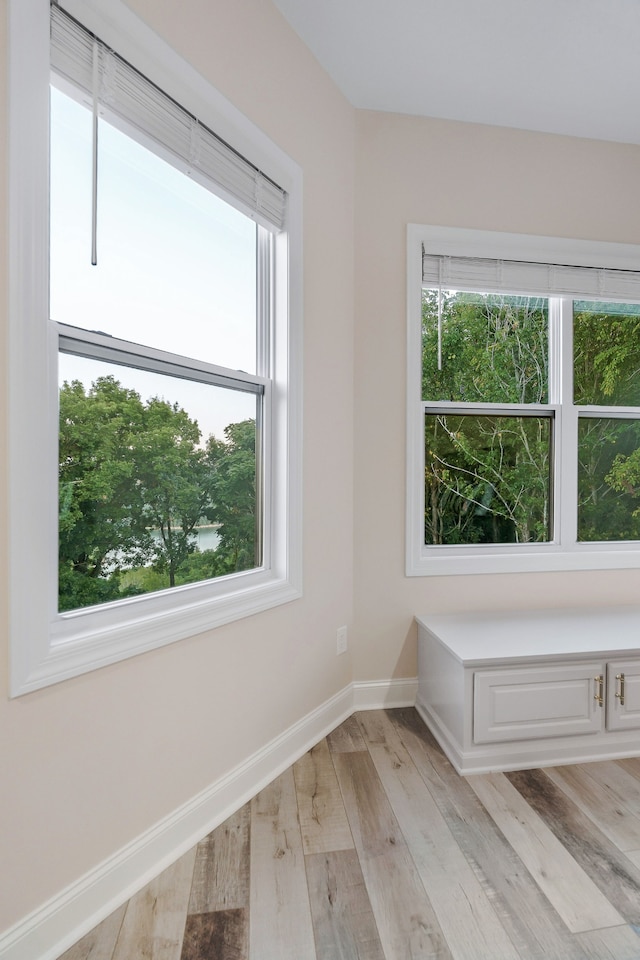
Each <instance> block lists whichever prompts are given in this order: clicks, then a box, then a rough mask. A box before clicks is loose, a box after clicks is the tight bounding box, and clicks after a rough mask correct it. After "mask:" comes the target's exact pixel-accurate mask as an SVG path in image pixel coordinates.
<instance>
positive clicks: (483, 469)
mask: <svg viewBox="0 0 640 960" xmlns="http://www.w3.org/2000/svg"><path fill="white" fill-rule="evenodd" d="M551 442H552V421H551V418H549V417H515V416H513V417H512V416H504V417H503V416H498V417H485V416H451V415H448V414H447V415H435V414H426V415H425V543H426V544H428V545H429V544H481V543H531V542H544V541H548V540H550V539H551V530H552V513H551V502H552V501H551V467H550V464H551Z"/></svg>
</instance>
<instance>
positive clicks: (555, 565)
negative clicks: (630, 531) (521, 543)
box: [406, 543, 640, 577]
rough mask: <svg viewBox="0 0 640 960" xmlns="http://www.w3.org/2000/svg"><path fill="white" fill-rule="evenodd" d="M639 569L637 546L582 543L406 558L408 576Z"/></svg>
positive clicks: (429, 552) (440, 550)
mask: <svg viewBox="0 0 640 960" xmlns="http://www.w3.org/2000/svg"><path fill="white" fill-rule="evenodd" d="M637 568H640V544H635V543H634V544H632V545H626V544H625V545H623V546H617V545H616V546H613V547H612V548H611V549H607V548H606V547H604V546H603V544H600V543H597V544H595V543H594V544H581V545H580V547H579V548H576V549H574V550H566V549H562V548H560V547H558V546H556V545H554V544H550V545H549V546H548V548H546V549H541V548H540V547H519V548H517V552H516V551H515V550H509V549H506V550H505V549H504V548H502V547H496V549H495V550H494V549H492V548H490V547H489V548H484V549H483V551H482V553H477V554H475V555H474V554H472V553H471V552H466V553H465V552H463V551H462V550H461V549H460V548H459V547H431V548H430V547H424V548H423V550H422V551H421V553H420V555H419V556H415V557H414V556H409V557H407V567H406V575H407V577H443V576H446V577H450V576H456V575H458V576H474V575H478V574H505V573H554V572H563V571H579V570H620V569H627V570H629V569H637Z"/></svg>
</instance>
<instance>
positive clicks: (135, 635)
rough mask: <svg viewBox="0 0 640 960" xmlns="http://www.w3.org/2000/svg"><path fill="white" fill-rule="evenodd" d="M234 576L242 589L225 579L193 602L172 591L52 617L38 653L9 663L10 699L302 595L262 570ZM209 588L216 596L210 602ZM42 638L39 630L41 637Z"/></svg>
mask: <svg viewBox="0 0 640 960" xmlns="http://www.w3.org/2000/svg"><path fill="white" fill-rule="evenodd" d="M239 577H244V578H246V580H247V585H246V586H245V587H244V588H239V587H238V577H232V578H225V581H214V582H213V583H209V584H203V585H198V588H197V592H198V593H199V594H200V597H199V598H197V599H196V598H194V591H193V590H190V589H189V588H186V589H185V590H184V592H182V591H181V592H182V601H183V602H182V604H181V603H180V599H179V597H178V595H177V593H176V591H175V590H173V591H166V592H164V593H163V594H158V595H155V596H147V597H139V598H135V599H134V600H132V601H131V602H130V603H127V604H126V605H125V604H123V603H122V601H120V602H119V603H118V604H113V605H106V604H105V605H104V606H103V607H100V608H93V610H91V609H90V610H85V611H77V612H72V613H69V614H63V615H62V616H57V617H56V618H55V620H54V621H53V623H52V624H51V625H50V629H49V631H48V632H49V634H50V640H49V641H48V642H47V641H46V640H45V642H43V643H42V644H41V645H40V648H39V650H38V651H36V650H35V649H34V650H33V651H32V652H31V654H30V655H29V651H24V653H23V656H22V658H20V657H16V658H15V659H14V662H13V663H12V671H11V696H12V697H17V696H21V695H22V694H24V693H30V692H31V691H33V690H38V689H40V688H41V687H45V686H49V685H50V684H53V683H59V682H60V681H62V680H67V679H69V678H70V677H75V676H79V675H80V674H83V673H88V672H89V671H91V670H95V669H97V668H99V667H104V666H107V665H108V664H111V663H117V662H118V661H120V660H124V659H128V658H129V657H135V656H137V655H138V654H140V653H145V652H146V651H148V650H153V649H155V648H156V647H162V646H166V645H167V644H169V643H174V642H175V641H177V640H184V639H186V638H187V637H191V636H197V635H198V634H200V633H205V632H206V631H209V630H212V629H214V628H215V627H219V626H222V625H223V624H226V623H231V622H232V621H234V620H239V619H243V618H244V617H249V616H252V615H253V614H255V613H260V612H262V611H263V610H268V609H270V608H271V607H275V606H279V605H280V604H282V603H288V602H289V601H291V600H295V599H297V598H298V597H300V596H301V595H302V591H301V589H300V587H299V586H298V585H297V584H296V583H294V582H292V581H291V580H288V579H284V578H278V577H276V576H270V575H269V574H268V573H266V572H264V571H262V572H258V573H250V574H246V575H242V574H241V575H239ZM212 589H213V590H214V591H215V593H216V595H215V596H214V597H212V596H211V592H212ZM169 594H170V597H169ZM167 599H170V602H171V610H170V611H169V612H167V611H166V610H165V609H163V607H164V602H163V601H166V600H167ZM109 608H111V609H109ZM116 608H117V609H116ZM123 608H124V609H123ZM110 613H111V614H115V615H117V616H114V617H112V618H111V619H112V622H111V623H110V624H109V626H105V614H107V615H108V614H110ZM113 621H115V622H113ZM46 635H47V631H44V633H43V636H44V637H46Z"/></svg>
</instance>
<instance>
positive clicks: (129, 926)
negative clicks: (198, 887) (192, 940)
mask: <svg viewBox="0 0 640 960" xmlns="http://www.w3.org/2000/svg"><path fill="white" fill-rule="evenodd" d="M195 855H196V849H195V847H192V849H191V850H189V851H188V852H187V853H185V855H184V856H183V857H181V858H180V859H179V860H177V861H176V863H174V864H172V865H171V866H170V867H168V869H166V870H164V871H163V872H162V873H161V874H160V876H159V877H156V879H155V880H152V882H151V883H150V884H148V885H147V886H146V887H145V888H144V889H143V890H141V891H140V892H139V893H137V894H136V895H135V896H134V897H132V898H131V900H129V903H128V904H127V910H126V913H125V915H124V920H123V921H122V927H121V930H120V935H119V936H118V939H117V942H116V947H115V950H114V953H113V960H131V958H132V957H144V958H145V960H179V958H180V953H181V951H182V938H183V935H184V928H185V922H186V917H187V905H188V903H189V892H190V889H191V879H192V877H193V865H194V862H195Z"/></svg>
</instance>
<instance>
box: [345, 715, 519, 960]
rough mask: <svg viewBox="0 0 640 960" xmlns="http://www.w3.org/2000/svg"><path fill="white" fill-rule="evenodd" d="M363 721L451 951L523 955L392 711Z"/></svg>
mask: <svg viewBox="0 0 640 960" xmlns="http://www.w3.org/2000/svg"><path fill="white" fill-rule="evenodd" d="M359 722H360V727H361V729H362V731H363V735H364V739H365V742H366V744H367V746H368V748H369V752H370V754H371V756H372V758H373V762H374V764H375V767H376V770H377V773H378V776H379V777H380V780H381V782H382V785H383V787H384V789H385V792H386V794H387V797H388V798H389V801H390V803H391V807H392V809H393V813H394V815H395V817H396V819H397V820H398V823H399V825H400V829H401V830H402V833H403V835H404V837H405V839H406V841H407V844H408V845H409V849H410V851H411V855H412V857H413V860H414V862H415V864H416V867H417V869H418V873H419V875H420V879H421V880H422V883H423V885H424V888H425V890H426V892H427V896H428V897H429V899H430V901H431V904H432V906H433V908H434V910H435V913H436V916H437V918H438V921H439V923H440V926H441V927H442V931H443V933H444V935H445V937H446V940H447V943H448V945H449V948H450V950H451V953H452V955H453V956H454V957H455V958H459V960H486V958H487V957H491V958H492V960H514V958H518V957H519V956H520V955H519V953H518V952H517V950H516V948H515V946H514V944H513V943H512V941H511V940H510V938H509V937H508V935H507V933H506V931H505V929H504V927H503V926H502V924H501V923H500V921H499V919H498V917H497V915H496V913H495V910H494V909H493V906H492V905H491V902H490V901H489V898H488V897H487V896H486V893H485V891H484V889H483V887H482V885H481V883H480V882H479V880H478V878H477V877H476V875H475V873H474V872H473V870H472V869H471V867H470V865H469V863H468V862H467V860H466V858H465V856H464V854H463V853H462V851H461V850H460V847H459V846H458V845H457V843H456V842H455V840H454V838H453V835H452V833H451V831H450V830H449V827H448V825H447V823H446V821H445V819H444V817H443V816H442V814H441V813H440V810H439V809H438V806H437V804H436V802H435V800H434V799H433V797H432V796H431V794H430V792H429V790H428V789H427V786H426V784H425V783H424V781H423V780H422V778H421V777H420V774H419V773H418V770H417V769H416V767H415V765H414V763H413V761H412V760H411V758H410V756H409V754H408V753H407V750H406V749H405V747H404V745H403V744H402V742H401V740H400V737H399V735H398V732H397V730H396V728H395V727H394V725H393V724H392V722H391V720H390V719H389V717H388V716H387V715H386V713H385V712H384V711H382V710H380V711H368V712H367V713H362V714H360V715H359Z"/></svg>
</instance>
